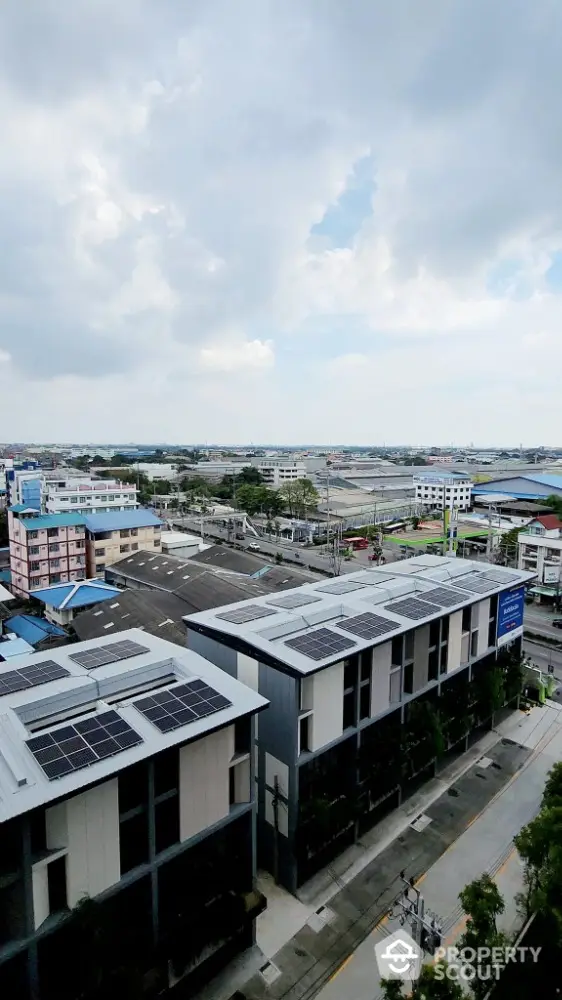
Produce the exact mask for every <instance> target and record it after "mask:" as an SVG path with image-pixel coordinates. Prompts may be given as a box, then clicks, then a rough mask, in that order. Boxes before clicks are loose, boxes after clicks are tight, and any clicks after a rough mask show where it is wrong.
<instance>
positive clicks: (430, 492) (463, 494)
mask: <svg viewBox="0 0 562 1000" xmlns="http://www.w3.org/2000/svg"><path fill="white" fill-rule="evenodd" d="M472 487H473V483H472V482H471V480H470V479H469V478H468V476H465V475H463V473H461V472H439V473H431V472H428V473H427V474H425V475H417V476H414V489H415V494H416V501H417V503H419V504H423V505H424V506H425V507H437V508H439V509H440V510H442V509H443V507H446V508H447V509H450V508H451V507H454V508H456V509H457V510H468V509H469V507H470V504H471V491H472Z"/></svg>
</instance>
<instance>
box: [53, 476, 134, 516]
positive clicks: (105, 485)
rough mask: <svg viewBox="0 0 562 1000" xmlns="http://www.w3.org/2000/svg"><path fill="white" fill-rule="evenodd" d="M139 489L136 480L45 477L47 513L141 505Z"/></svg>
mask: <svg viewBox="0 0 562 1000" xmlns="http://www.w3.org/2000/svg"><path fill="white" fill-rule="evenodd" d="M137 496H138V490H137V487H136V486H135V485H134V484H133V483H121V482H119V481H118V480H109V479H99V480H98V479H88V480H85V479H80V480H74V479H70V480H68V481H67V482H64V483H60V482H59V483H51V482H48V481H46V482H45V487H44V491H43V498H44V500H43V502H44V506H45V509H46V510H47V512H48V513H63V512H65V511H77V512H78V513H80V514H103V513H107V514H109V513H112V512H113V511H129V510H134V509H136V508H137V507H138V500H137Z"/></svg>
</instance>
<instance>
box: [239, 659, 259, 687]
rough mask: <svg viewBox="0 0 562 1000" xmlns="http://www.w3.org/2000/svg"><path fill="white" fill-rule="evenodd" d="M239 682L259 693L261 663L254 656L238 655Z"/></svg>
mask: <svg viewBox="0 0 562 1000" xmlns="http://www.w3.org/2000/svg"><path fill="white" fill-rule="evenodd" d="M237 655H238V680H239V681H241V682H242V684H245V685H246V687H249V688H252V691H259V663H258V661H257V660H255V659H254V658H253V656H247V655H246V653H238V654H237Z"/></svg>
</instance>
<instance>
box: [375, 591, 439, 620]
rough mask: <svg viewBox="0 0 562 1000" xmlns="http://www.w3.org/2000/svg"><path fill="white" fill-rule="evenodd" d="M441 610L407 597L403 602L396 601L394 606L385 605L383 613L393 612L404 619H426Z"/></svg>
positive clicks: (433, 605)
mask: <svg viewBox="0 0 562 1000" xmlns="http://www.w3.org/2000/svg"><path fill="white" fill-rule="evenodd" d="M440 610H441V609H440V608H439V607H438V606H437V604H426V603H425V601H418V600H417V599H416V598H413V597H408V598H406V599H405V600H403V601H396V603H395V604H385V611H393V612H394V614H396V615H402V616H403V617H404V618H412V619H414V620H415V619H416V618H427V616H428V615H431V614H434V613H435V612H436V611H440Z"/></svg>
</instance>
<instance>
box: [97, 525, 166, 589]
mask: <svg viewBox="0 0 562 1000" xmlns="http://www.w3.org/2000/svg"><path fill="white" fill-rule="evenodd" d="M84 520H85V524H86V530H87V559H88V569H89V573H90V575H91V576H99V574H100V573H104V571H105V569H106V567H107V566H111V565H113V563H115V562H118V561H119V560H120V559H123V557H124V556H125V555H126V554H127V553H129V552H131V553H132V552H138V551H139V550H140V549H147V550H149V551H150V552H152V553H154V552H160V551H161V548H162V535H161V528H162V522H161V521H160V519H159V518H157V517H156V515H155V514H152V513H151V511H149V510H144V509H141V508H139V509H138V510H128V511H126V510H125V511H115V512H113V513H110V514H88V515H87V516H86V517H85V519H84Z"/></svg>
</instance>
